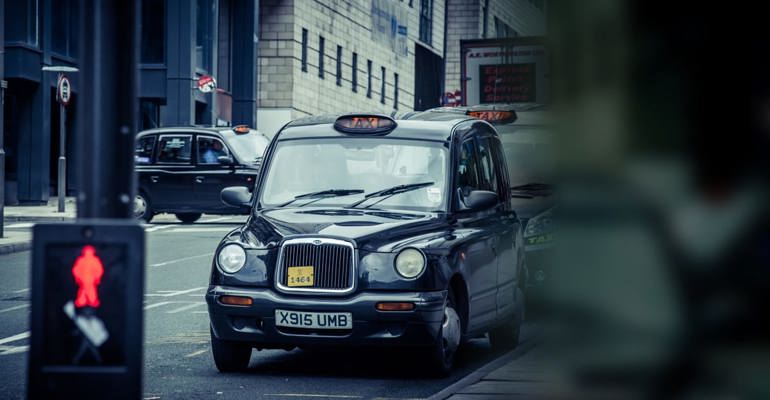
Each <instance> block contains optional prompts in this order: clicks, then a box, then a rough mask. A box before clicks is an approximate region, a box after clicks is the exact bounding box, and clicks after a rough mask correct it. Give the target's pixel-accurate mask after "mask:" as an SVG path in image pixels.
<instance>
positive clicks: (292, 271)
mask: <svg viewBox="0 0 770 400" xmlns="http://www.w3.org/2000/svg"><path fill="white" fill-rule="evenodd" d="M259 182H260V183H259V185H258V187H257V189H255V190H254V192H253V194H252V193H249V192H248V191H247V190H246V189H245V188H238V187H236V188H227V189H225V190H224V191H223V192H222V200H223V201H224V202H226V203H228V204H231V205H234V206H241V207H244V208H247V209H250V210H251V214H250V217H249V218H248V220H247V221H246V223H245V224H244V225H243V226H241V227H240V228H237V229H235V230H233V231H232V232H230V233H229V234H228V235H226V237H225V238H224V239H223V240H222V241H221V242H220V244H219V245H218V247H217V250H216V253H215V255H214V259H213V262H212V268H211V276H210V284H209V287H208V290H207V293H206V301H207V303H208V313H209V318H210V323H211V342H212V351H213V355H214V361H215V363H216V366H217V368H218V369H219V370H220V371H233V370H239V369H243V368H246V367H247V366H248V363H249V357H250V355H251V352H252V349H254V348H256V349H270V348H283V349H292V348H294V347H297V346H299V347H318V346H397V347H409V348H410V350H413V351H414V352H415V354H419V355H420V356H421V358H420V359H421V360H423V361H424V362H426V365H427V368H426V371H430V372H435V373H436V374H439V375H441V374H446V373H448V372H449V371H450V369H451V367H452V365H453V362H454V358H455V354H456V351H457V349H458V346H459V345H460V344H461V343H462V342H464V341H465V340H468V339H472V338H476V337H482V336H484V335H485V334H486V333H489V334H490V339H491V341H492V343H493V345H500V346H506V347H507V346H511V345H516V344H517V343H518V337H519V329H520V326H521V323H522V318H523V317H522V313H523V308H522V304H523V300H524V299H523V291H522V290H521V289H522V285H523V281H522V279H521V277H522V276H524V275H525V272H524V271H523V269H524V268H525V267H526V266H525V262H524V244H523V240H522V239H523V237H522V226H521V224H520V222H519V220H518V218H517V216H516V214H515V212H514V211H513V209H512V207H511V197H510V196H509V189H508V187H509V184H508V173H507V171H506V168H505V156H504V154H503V151H502V147H501V143H500V139H499V137H498V135H497V133H496V132H495V129H494V128H493V127H492V126H491V125H490V124H489V123H487V122H485V121H480V120H478V119H472V118H469V117H467V116H459V117H458V116H456V115H448V114H447V115H432V116H430V118H426V119H423V120H394V119H391V118H390V117H387V116H383V115H365V114H364V115H362V114H358V115H342V116H338V117H335V116H332V117H309V118H306V119H300V120H296V121H293V122H291V123H289V124H287V125H286V126H285V127H284V128H283V129H282V130H281V131H279V132H278V133H277V134H276V136H275V137H274V138H273V141H272V142H271V144H270V146H269V148H268V150H267V152H266V155H265V161H264V165H263V168H262V171H261V174H260V178H259Z"/></svg>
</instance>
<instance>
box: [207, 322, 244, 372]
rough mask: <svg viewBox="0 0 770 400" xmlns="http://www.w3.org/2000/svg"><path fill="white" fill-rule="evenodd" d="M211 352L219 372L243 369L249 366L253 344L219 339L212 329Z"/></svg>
mask: <svg viewBox="0 0 770 400" xmlns="http://www.w3.org/2000/svg"><path fill="white" fill-rule="evenodd" d="M211 352H212V354H213V355H214V364H216V366H217V369H218V370H219V372H236V371H243V370H245V369H246V368H247V367H248V366H249V359H251V346H249V345H248V344H246V343H240V342H232V341H228V340H221V339H217V338H216V336H214V332H213V331H211Z"/></svg>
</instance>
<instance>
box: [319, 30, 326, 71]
mask: <svg viewBox="0 0 770 400" xmlns="http://www.w3.org/2000/svg"><path fill="white" fill-rule="evenodd" d="M325 42H326V39H324V37H323V36H319V37H318V77H319V78H321V79H323V78H324V44H325Z"/></svg>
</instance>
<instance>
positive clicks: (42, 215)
mask: <svg viewBox="0 0 770 400" xmlns="http://www.w3.org/2000/svg"><path fill="white" fill-rule="evenodd" d="M58 204H59V203H58V198H56V197H52V198H50V199H49V200H48V204H45V205H39V206H27V205H21V206H8V205H6V206H5V209H4V210H3V211H4V212H3V214H4V216H5V218H4V221H5V225H10V224H11V223H14V222H46V221H66V220H70V219H73V218H75V215H76V207H77V203H76V202H75V198H74V197H67V198H66V200H65V201H64V210H65V211H64V212H59V211H58V208H59V207H58Z"/></svg>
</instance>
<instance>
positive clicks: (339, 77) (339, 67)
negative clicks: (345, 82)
mask: <svg viewBox="0 0 770 400" xmlns="http://www.w3.org/2000/svg"><path fill="white" fill-rule="evenodd" d="M337 86H342V46H339V45H337Z"/></svg>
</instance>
